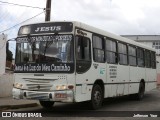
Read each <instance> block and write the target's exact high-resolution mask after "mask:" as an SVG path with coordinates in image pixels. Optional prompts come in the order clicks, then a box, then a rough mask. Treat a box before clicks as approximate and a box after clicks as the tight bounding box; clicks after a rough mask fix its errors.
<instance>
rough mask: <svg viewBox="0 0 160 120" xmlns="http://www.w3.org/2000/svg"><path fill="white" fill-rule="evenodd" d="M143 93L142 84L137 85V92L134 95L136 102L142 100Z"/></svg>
mask: <svg viewBox="0 0 160 120" xmlns="http://www.w3.org/2000/svg"><path fill="white" fill-rule="evenodd" d="M144 91H145V85H144V83H143V82H140V84H139V91H138V93H137V94H136V99H137V100H142V99H143V98H144Z"/></svg>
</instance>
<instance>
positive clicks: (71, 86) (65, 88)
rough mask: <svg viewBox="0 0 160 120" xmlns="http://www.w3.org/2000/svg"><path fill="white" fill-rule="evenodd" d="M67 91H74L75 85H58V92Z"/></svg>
mask: <svg viewBox="0 0 160 120" xmlns="http://www.w3.org/2000/svg"><path fill="white" fill-rule="evenodd" d="M67 89H70V90H72V89H74V86H73V85H57V86H56V90H67Z"/></svg>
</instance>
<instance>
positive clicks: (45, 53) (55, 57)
mask: <svg viewBox="0 0 160 120" xmlns="http://www.w3.org/2000/svg"><path fill="white" fill-rule="evenodd" d="M72 38H73V36H72V35H48V36H47V35H45V36H30V37H29V38H28V37H20V38H17V50H16V65H18V64H20V63H21V64H30V66H31V65H33V64H34V66H35V64H44V63H46V64H49V63H50V64H51V63H54V64H60V63H62V64H63V63H73V39H72ZM23 67H24V66H23ZM23 71H24V70H23ZM35 71H37V70H35Z"/></svg>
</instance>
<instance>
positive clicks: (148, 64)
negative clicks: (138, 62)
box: [145, 50, 151, 68]
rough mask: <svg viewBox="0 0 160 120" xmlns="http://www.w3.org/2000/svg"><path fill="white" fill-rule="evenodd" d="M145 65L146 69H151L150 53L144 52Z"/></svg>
mask: <svg viewBox="0 0 160 120" xmlns="http://www.w3.org/2000/svg"><path fill="white" fill-rule="evenodd" d="M145 63H146V67H147V68H151V53H150V51H148V50H146V51H145Z"/></svg>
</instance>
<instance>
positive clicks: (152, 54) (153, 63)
mask: <svg viewBox="0 0 160 120" xmlns="http://www.w3.org/2000/svg"><path fill="white" fill-rule="evenodd" d="M151 66H152V68H153V69H156V54H155V52H151Z"/></svg>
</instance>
